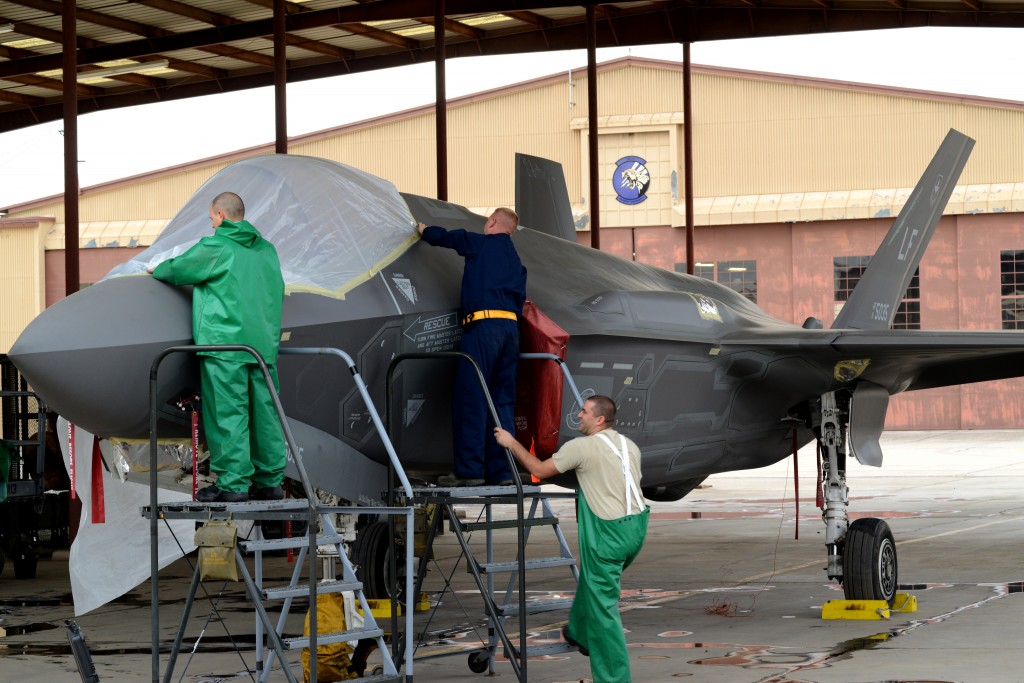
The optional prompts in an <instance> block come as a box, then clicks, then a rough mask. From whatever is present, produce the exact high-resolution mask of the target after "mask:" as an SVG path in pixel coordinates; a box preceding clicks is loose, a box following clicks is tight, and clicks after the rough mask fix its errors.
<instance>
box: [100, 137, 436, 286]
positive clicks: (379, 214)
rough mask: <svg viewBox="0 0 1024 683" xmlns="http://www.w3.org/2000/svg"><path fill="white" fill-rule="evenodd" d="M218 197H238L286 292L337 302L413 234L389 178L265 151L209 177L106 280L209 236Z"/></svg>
mask: <svg viewBox="0 0 1024 683" xmlns="http://www.w3.org/2000/svg"><path fill="white" fill-rule="evenodd" d="M221 192H234V193H236V194H238V195H239V196H240V197H241V198H242V201H243V202H244V203H245V219H246V220H247V221H249V222H250V223H252V224H253V225H254V226H255V227H256V229H257V230H259V231H260V233H261V234H262V235H263V236H264V237H265V238H266V239H268V240H270V242H272V243H273V244H274V246H275V247H276V248H277V253H278V256H279V257H280V259H281V270H282V272H283V275H284V281H285V285H286V287H287V289H288V291H289V292H295V291H309V292H317V293H321V294H328V295H332V296H338V297H342V296H344V295H345V293H346V292H347V291H349V290H351V289H352V288H353V287H355V286H356V285H358V284H360V283H362V282H364V281H366V280H367V279H369V278H371V277H373V276H374V275H375V274H376V272H377V270H379V269H380V268H382V267H384V266H386V265H387V264H388V263H390V262H391V261H393V260H394V259H395V258H397V257H398V256H399V255H400V254H401V253H402V252H403V251H404V250H405V249H406V248H408V246H409V245H411V244H412V243H413V242H414V241H415V240H416V238H417V237H418V233H417V232H416V222H415V221H414V220H413V217H412V214H410V213H409V207H408V206H407V205H406V203H405V200H403V199H402V197H401V195H400V194H399V193H398V190H397V189H395V186H394V185H392V184H391V183H389V182H388V181H386V180H382V179H381V178H377V177H376V176H372V175H370V174H368V173H365V172H363V171H360V170H358V169H355V168H352V167H351V166H345V165H344V164H339V163H337V162H334V161H328V160H326V159H318V158H315V157H306V156H294V155H288V154H270V155H264V156H257V157H251V158H248V159H243V160H241V161H237V162H235V163H233V164H231V165H229V166H227V167H226V168H224V169H223V170H221V171H220V172H218V173H217V174H215V175H214V176H213V177H212V178H210V179H209V180H208V181H206V182H205V183H204V184H203V186H202V187H200V188H199V190H197V191H196V193H195V194H194V195H192V198H191V199H189V200H188V202H186V204H185V206H184V207H183V208H182V209H181V210H180V211H179V212H178V213H177V215H176V216H174V218H172V219H171V221H170V222H169V223H168V224H167V227H165V228H164V230H163V232H161V233H160V236H159V237H157V239H156V240H155V241H154V242H153V244H152V246H150V247H149V248H148V249H146V250H145V251H143V252H141V253H140V254H138V255H137V256H136V257H135V258H133V259H131V260H130V261H127V262H125V263H123V264H121V265H119V266H117V267H116V268H114V269H113V270H111V271H110V273H108V274H107V275H106V278H109V277H117V276H120V275H134V274H139V273H144V272H146V270H147V269H149V268H152V267H155V266H156V265H157V264H159V263H160V262H162V261H165V260H167V259H169V258H172V257H174V256H177V255H179V254H181V253H183V252H184V251H186V250H187V249H188V248H189V247H191V246H192V245H193V244H195V243H196V242H197V241H198V240H199V239H200V238H201V237H205V236H207V235H210V234H212V228H211V226H210V214H209V209H210V203H211V201H212V200H213V198H214V197H216V196H217V195H218V194H220V193H221ZM106 278H104V279H106Z"/></svg>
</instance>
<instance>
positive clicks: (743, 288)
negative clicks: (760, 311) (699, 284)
mask: <svg viewBox="0 0 1024 683" xmlns="http://www.w3.org/2000/svg"><path fill="white" fill-rule="evenodd" d="M676 271H677V272H680V273H685V272H686V264H685V263H677V264H676ZM693 274H694V275H696V276H697V277H702V278H704V279H705V280H711V281H713V282H717V283H719V284H722V285H725V286H726V287H728V288H729V289H731V290H733V291H735V292H737V293H739V294H742V295H743V296H745V297H747V298H748V299H750V300H751V301H753V302H754V303H755V304H756V303H757V261H719V262H718V263H699V262H698V263H696V264H694V266H693Z"/></svg>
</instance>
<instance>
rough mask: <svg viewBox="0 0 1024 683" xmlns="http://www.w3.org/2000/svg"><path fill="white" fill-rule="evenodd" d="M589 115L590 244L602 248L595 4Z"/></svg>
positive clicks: (590, 14)
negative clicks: (598, 167) (598, 163)
mask: <svg viewBox="0 0 1024 683" xmlns="http://www.w3.org/2000/svg"><path fill="white" fill-rule="evenodd" d="M587 117H588V119H589V123H588V126H589V128H588V130H589V136H588V141H587V142H588V146H587V150H588V153H589V157H590V159H589V162H590V246H591V247H592V248H594V249H600V248H601V232H600V220H599V218H600V213H601V211H600V209H601V189H600V187H601V185H600V182H599V181H600V179H599V178H598V177H597V134H598V132H597V20H596V18H595V14H594V7H593V5H588V6H587Z"/></svg>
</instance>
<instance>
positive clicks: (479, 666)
mask: <svg viewBox="0 0 1024 683" xmlns="http://www.w3.org/2000/svg"><path fill="white" fill-rule="evenodd" d="M520 358H521V359H523V360H550V361H554V362H555V363H556V364H557V365H558V366H559V369H560V370H561V371H562V374H563V376H564V378H565V381H566V382H567V384H568V386H569V388H570V390H571V391H572V393H573V395H574V397H575V399H576V400H577V402H578V404H579V405H581V406H582V405H583V399H582V398H581V397H580V393H579V391H578V390H577V388H576V384H575V382H573V379H572V376H571V375H570V373H569V370H568V368H567V367H566V365H565V362H564V361H563V360H562V359H561V358H560V357H558V356H556V355H554V354H548V353H522V354H520ZM439 359H448V360H453V359H455V360H463V361H465V362H467V363H469V364H470V366H471V367H472V368H473V369H474V371H475V374H476V377H477V381H478V382H479V384H480V388H481V390H482V392H483V396H484V399H485V400H486V402H487V408H488V410H489V414H490V416H491V419H492V421H493V423H494V424H501V421H500V420H499V419H498V413H497V410H496V409H495V407H494V401H493V400H492V399H491V394H490V391H489V390H488V388H487V382H486V381H485V379H484V376H483V373H482V372H481V371H480V367H479V366H478V365H477V363H476V361H475V360H474V359H473V358H472V356H470V355H468V354H466V353H463V352H461V351H442V352H434V353H405V354H400V355H398V356H396V357H395V358H394V359H392V361H391V364H390V365H389V366H388V372H387V380H386V382H385V388H386V392H387V393H386V398H385V406H386V408H387V413H386V415H387V420H386V424H387V426H388V433H389V434H390V433H391V432H390V427H391V424H392V419H391V417H392V416H391V410H392V405H393V404H394V401H393V397H392V392H393V386H394V379H393V378H394V373H395V370H396V368H397V367H398V366H399V365H400V364H401V363H403V362H405V361H409V360H431V361H433V360H439ZM505 454H506V457H507V458H508V460H509V465H510V467H511V472H512V478H513V485H512V486H479V487H455V488H444V487H437V488H434V487H432V488H427V489H417V490H416V491H414V492H413V493H414V495H412V496H410V499H411V502H412V503H413V504H414V505H422V504H429V503H434V504H438V505H439V506H441V507H443V508H444V509H445V510H447V512H448V516H449V517H450V518H451V519H452V520H453V529H454V530H455V532H456V538H457V539H458V541H459V545H460V546H461V548H462V553H463V555H464V556H465V557H466V558H467V564H468V566H469V569H470V572H471V573H472V574H473V577H474V580H475V581H476V585H477V588H478V589H479V591H480V595H481V597H482V598H483V601H484V607H485V610H486V612H487V623H488V642H487V644H486V646H485V647H484V648H483V649H481V650H478V651H476V652H474V653H471V655H470V659H469V666H470V669H471V670H472V671H474V672H476V673H483V672H484V671H485V670H490V672H491V673H493V672H494V655H495V653H496V651H497V644H498V642H500V643H501V645H502V649H503V652H504V654H505V656H506V658H507V659H508V661H509V663H510V664H511V665H512V670H513V672H514V674H515V676H516V678H517V679H518V680H519V681H520V682H521V683H525V682H526V681H527V680H529V679H528V676H527V661H528V658H529V657H530V656H531V655H538V654H551V653H554V652H565V651H568V650H572V649H576V648H574V647H572V646H569V645H568V644H567V643H558V644H555V645H551V646H545V647H544V648H541V647H538V648H529V647H528V646H527V642H526V640H527V629H526V618H527V615H528V614H529V613H530V612H531V609H535V610H537V611H550V610H554V609H563V608H567V607H568V606H570V605H571V604H572V603H571V601H568V603H562V604H559V605H558V606H557V607H556V606H555V605H554V604H550V603H549V604H548V605H545V606H533V605H528V604H527V599H526V572H527V571H528V570H535V569H540V568H550V567H565V566H569V567H571V568H572V572H573V576H574V578H575V579H576V580H577V581H578V580H579V571H578V569H577V568H576V560H575V558H573V557H572V553H571V552H570V551H569V547H568V545H567V544H566V542H565V538H564V536H562V532H561V529H560V528H559V527H558V522H557V517H556V516H555V515H554V514H553V512H551V508H550V505H548V504H547V503H546V502H544V503H542V509H543V511H544V515H542V516H537V515H536V512H537V509H538V508H537V506H538V502H539V500H540V499H541V498H542V497H543V496H542V494H541V490H540V487H538V486H526V485H524V484H523V480H522V477H521V476H520V473H519V467H518V465H517V463H516V461H515V458H514V457H513V456H512V453H511V452H509V451H508V449H505ZM527 498H530V499H531V500H532V504H531V508H530V513H529V517H527V515H526V512H525V501H526V499H527ZM464 503H476V504H481V505H483V510H484V513H483V514H484V517H485V521H484V522H474V523H471V525H464V524H462V523H461V522H457V521H456V520H457V517H456V515H455V510H454V506H455V505H457V504H464ZM495 505H514V506H515V518H514V519H512V520H503V521H495V520H494V519H493V506H495ZM441 517H442V515H435V516H434V520H433V523H432V524H431V527H430V530H429V532H428V540H427V544H426V547H427V550H426V552H424V553H423V554H422V556H421V558H420V565H419V571H417V573H416V581H417V584H416V588H415V589H414V592H413V594H414V595H418V594H419V589H420V586H421V585H422V581H423V578H424V575H425V573H426V565H427V562H428V561H429V558H430V556H431V552H430V550H431V547H432V544H433V540H434V538H435V537H436V535H437V531H438V529H439V528H440V527H439V524H440V520H441ZM540 524H550V525H551V526H552V527H553V528H554V529H555V534H556V538H558V540H559V545H560V554H559V556H558V557H552V558H542V559H535V560H527V558H526V541H527V539H528V538H529V530H530V529H531V528H532V527H533V526H537V525H540ZM501 528H510V529H515V531H516V543H517V556H516V559H515V561H511V562H495V561H494V545H493V539H494V537H493V533H494V531H495V530H497V529H501ZM475 530H482V531H484V532H485V534H486V538H487V543H486V550H485V556H486V560H485V561H483V562H479V561H477V559H476V557H475V555H474V553H473V550H472V547H471V546H470V543H469V538H470V535H471V533H472V532H473V531H475ZM410 545H411V544H410ZM501 573H508V574H509V582H508V587H507V588H506V590H505V593H504V597H503V599H502V600H501V602H500V604H499V602H498V600H496V599H495V592H494V577H495V575H496V574H501ZM407 580H408V577H407ZM513 596H515V598H516V601H515V602H514V603H513V602H512V598H513ZM513 616H515V617H518V620H517V621H518V626H519V637H518V640H517V643H518V644H515V643H513V642H512V640H511V639H510V638H509V635H508V629H506V628H505V621H506V619H508V618H510V617H513ZM406 640H408V639H406ZM401 648H406V649H405V650H404V653H405V655H406V656H407V657H408V656H409V652H408V644H407V642H406V641H403V642H402V644H401V646H400V649H399V654H400V655H401V654H402V653H403V649H401Z"/></svg>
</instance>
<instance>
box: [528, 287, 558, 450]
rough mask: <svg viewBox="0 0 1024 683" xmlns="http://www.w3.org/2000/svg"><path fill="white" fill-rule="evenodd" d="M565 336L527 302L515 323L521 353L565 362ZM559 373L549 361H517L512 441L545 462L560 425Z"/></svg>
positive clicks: (532, 304) (556, 444) (554, 447)
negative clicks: (554, 358) (514, 419)
mask: <svg viewBox="0 0 1024 683" xmlns="http://www.w3.org/2000/svg"><path fill="white" fill-rule="evenodd" d="M568 345H569V333H568V332H566V331H565V330H563V329H562V328H561V327H559V326H558V325H557V324H555V322H554V321H553V320H551V318H549V317H547V316H546V315H544V313H543V311H541V310H540V309H539V308H538V307H537V306H536V305H535V304H534V303H533V302H532V301H530V300H529V299H527V301H526V304H525V305H524V306H523V316H522V318H521V319H520V324H519V348H520V351H521V352H523V353H550V354H554V355H556V356H558V357H559V358H561V359H562V360H565V350H566V348H567V347H568ZM562 383H563V375H562V370H561V369H560V368H559V367H558V365H557V364H556V363H555V362H554V361H551V360H520V361H519V376H518V378H517V380H516V439H518V441H519V443H521V444H523V446H525V447H526V448H530V449H531V450H532V451H533V452H534V453H535V454H536V455H537V457H538V458H541V459H542V460H545V459H547V458H549V457H551V454H552V453H554V452H555V451H556V450H558V430H559V428H560V426H561V422H562Z"/></svg>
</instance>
